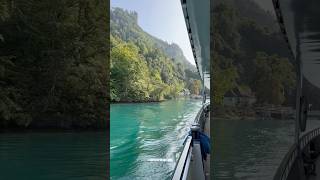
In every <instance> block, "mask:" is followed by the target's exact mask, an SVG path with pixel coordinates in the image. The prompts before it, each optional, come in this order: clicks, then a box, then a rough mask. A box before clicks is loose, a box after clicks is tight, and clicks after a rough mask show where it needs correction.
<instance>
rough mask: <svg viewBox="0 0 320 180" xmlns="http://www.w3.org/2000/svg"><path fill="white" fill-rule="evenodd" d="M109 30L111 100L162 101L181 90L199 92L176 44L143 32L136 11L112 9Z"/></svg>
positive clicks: (197, 82)
mask: <svg viewBox="0 0 320 180" xmlns="http://www.w3.org/2000/svg"><path fill="white" fill-rule="evenodd" d="M110 27H111V29H110V31H111V32H110V34H111V35H110V39H111V62H110V73H111V75H110V93H111V100H112V101H115V102H148V101H162V100H165V99H172V98H176V97H178V96H179V93H180V92H182V91H183V90H184V89H189V90H190V92H191V93H192V94H199V93H200V89H201V83H200V80H199V75H198V73H197V71H196V68H195V66H193V65H191V64H190V63H189V62H188V61H187V60H186V58H185V57H184V55H183V53H182V50H181V49H180V48H179V46H178V45H176V44H174V43H172V44H169V43H167V42H165V41H162V40H160V39H158V38H155V37H153V36H151V35H150V34H148V33H146V32H145V31H143V29H142V28H141V27H140V26H139V25H138V14H137V13H136V12H129V11H127V10H123V9H121V8H112V9H111V14H110Z"/></svg>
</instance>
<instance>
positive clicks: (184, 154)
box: [172, 136, 192, 180]
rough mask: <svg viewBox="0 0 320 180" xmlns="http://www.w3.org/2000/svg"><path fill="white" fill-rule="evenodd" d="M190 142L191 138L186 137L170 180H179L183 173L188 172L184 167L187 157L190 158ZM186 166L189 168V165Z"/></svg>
mask: <svg viewBox="0 0 320 180" xmlns="http://www.w3.org/2000/svg"><path fill="white" fill-rule="evenodd" d="M191 141H192V136H188V138H187V140H186V143H185V145H184V148H183V151H182V154H181V156H180V158H179V160H178V164H177V166H176V168H175V170H174V174H173V177H172V180H180V179H181V178H182V177H183V174H184V172H186V171H188V169H186V168H185V167H186V165H187V158H188V156H190V150H191ZM187 166H188V167H189V165H187Z"/></svg>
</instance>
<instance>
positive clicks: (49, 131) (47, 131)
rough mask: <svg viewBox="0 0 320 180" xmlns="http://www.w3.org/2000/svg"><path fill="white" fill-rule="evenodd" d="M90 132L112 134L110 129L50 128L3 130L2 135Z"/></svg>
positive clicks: (0, 132) (0, 131)
mask: <svg viewBox="0 0 320 180" xmlns="http://www.w3.org/2000/svg"><path fill="white" fill-rule="evenodd" d="M88 132H92V133H93V132H101V133H102V132H105V133H108V132H110V130H109V129H107V128H105V129H53V128H52V129H50V128H44V129H20V128H8V129H1V130H0V135H1V134H6V133H17V134H18V133H88Z"/></svg>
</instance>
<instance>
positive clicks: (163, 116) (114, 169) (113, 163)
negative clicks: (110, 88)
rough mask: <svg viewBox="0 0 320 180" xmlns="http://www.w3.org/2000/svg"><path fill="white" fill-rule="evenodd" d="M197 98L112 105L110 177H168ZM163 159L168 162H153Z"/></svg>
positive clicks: (190, 120) (199, 105)
mask: <svg viewBox="0 0 320 180" xmlns="http://www.w3.org/2000/svg"><path fill="white" fill-rule="evenodd" d="M200 108H201V101H199V100H190V99H181V100H172V101H165V102H161V103H140V104H112V105H111V111H110V112H111V113H110V174H111V179H123V180H126V179H128V180H129V179H130V180H132V179H152V180H158V179H159V180H160V179H161V180H164V179H170V177H171V175H172V173H173V170H174V167H175V164H176V161H177V159H178V157H179V155H180V152H181V148H182V143H183V140H184V138H185V137H186V135H187V133H188V130H189V129H188V128H189V127H190V125H191V124H192V122H193V121H194V118H195V117H196V115H197V113H198V111H199V109H200ZM159 158H161V159H167V160H168V161H171V162H161V161H155V159H159Z"/></svg>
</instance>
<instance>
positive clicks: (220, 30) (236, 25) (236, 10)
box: [211, 0, 296, 105]
mask: <svg viewBox="0 0 320 180" xmlns="http://www.w3.org/2000/svg"><path fill="white" fill-rule="evenodd" d="M244 6H245V7H244ZM211 19H213V21H212V24H213V36H212V38H213V42H214V50H213V51H212V57H213V61H211V62H212V63H211V65H212V67H211V70H212V72H213V80H212V83H213V84H212V87H215V88H213V103H214V104H216V105H222V104H223V100H224V97H225V95H226V94H227V93H228V92H230V91H235V89H236V90H237V91H238V92H240V93H241V94H245V95H250V96H254V97H255V98H256V103H257V104H259V105H263V104H265V105H266V104H273V105H293V104H294V99H295V88H294V87H295V79H296V74H295V73H296V69H295V68H296V67H295V62H294V60H293V56H292V54H290V51H289V48H288V45H287V44H286V42H285V41H284V38H283V36H282V34H281V32H280V31H279V28H278V24H277V21H276V19H275V17H274V16H273V15H272V13H271V12H267V11H265V10H264V9H262V8H261V7H259V6H258V5H257V4H256V3H255V2H254V1H251V0H227V1H222V0H217V1H215V4H214V9H213V18H211Z"/></svg>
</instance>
